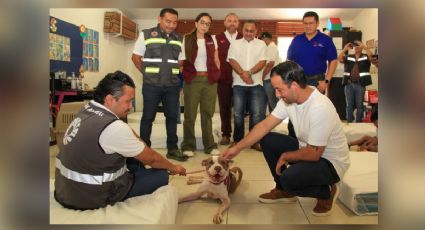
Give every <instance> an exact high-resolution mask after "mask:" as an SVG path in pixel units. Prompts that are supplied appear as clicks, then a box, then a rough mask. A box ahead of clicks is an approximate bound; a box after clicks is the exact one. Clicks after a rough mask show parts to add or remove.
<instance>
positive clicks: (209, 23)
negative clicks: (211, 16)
mask: <svg viewBox="0 0 425 230" xmlns="http://www.w3.org/2000/svg"><path fill="white" fill-rule="evenodd" d="M199 24H201V25H203V26H206V27H210V26H211V22H205V21H202V20H200V21H199Z"/></svg>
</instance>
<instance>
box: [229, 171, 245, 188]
mask: <svg viewBox="0 0 425 230" xmlns="http://www.w3.org/2000/svg"><path fill="white" fill-rule="evenodd" d="M230 174H231V175H232V176H233V177H234V183H230V184H231V185H230V187H229V193H233V192H235V191H236V188H237V187H238V186H239V184H240V183H241V181H242V176H243V173H242V170H241V168H239V167H233V168H231V169H230ZM231 181H233V180H232V179H231Z"/></svg>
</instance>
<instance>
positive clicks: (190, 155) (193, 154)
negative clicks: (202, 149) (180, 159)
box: [183, 150, 195, 157]
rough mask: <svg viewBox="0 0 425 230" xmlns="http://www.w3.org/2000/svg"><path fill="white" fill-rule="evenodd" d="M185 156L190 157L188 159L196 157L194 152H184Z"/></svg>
mask: <svg viewBox="0 0 425 230" xmlns="http://www.w3.org/2000/svg"><path fill="white" fill-rule="evenodd" d="M183 154H184V155H186V156H188V157H193V156H195V153H194V152H193V151H188V150H187V151H183Z"/></svg>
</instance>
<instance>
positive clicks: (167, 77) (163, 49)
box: [142, 24, 182, 86]
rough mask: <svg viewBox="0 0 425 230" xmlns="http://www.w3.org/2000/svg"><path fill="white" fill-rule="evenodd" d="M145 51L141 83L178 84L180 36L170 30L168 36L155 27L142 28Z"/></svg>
mask: <svg viewBox="0 0 425 230" xmlns="http://www.w3.org/2000/svg"><path fill="white" fill-rule="evenodd" d="M143 35H144V36H145V45H146V51H145V54H144V55H143V65H142V74H143V83H145V84H150V85H155V86H175V85H179V84H180V79H179V77H178V76H177V75H178V74H179V73H180V69H179V61H178V59H179V54H180V52H181V49H182V37H181V36H180V35H179V34H178V33H176V32H172V33H170V34H169V35H168V36H167V34H166V33H165V32H163V31H162V30H161V28H160V27H159V24H158V26H157V27H154V28H150V29H145V30H143Z"/></svg>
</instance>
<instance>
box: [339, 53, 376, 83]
mask: <svg viewBox="0 0 425 230" xmlns="http://www.w3.org/2000/svg"><path fill="white" fill-rule="evenodd" d="M355 63H356V56H355V55H348V56H346V57H345V58H344V64H345V65H344V79H343V80H342V84H343V85H346V84H348V80H349V79H350V74H351V70H352V69H353V67H354V64H355ZM357 63H358V66H359V75H360V79H359V84H360V85H362V86H367V85H370V84H372V77H371V75H370V60H369V58H368V56H367V55H366V54H362V55H360V57H359V58H358V59H357Z"/></svg>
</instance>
